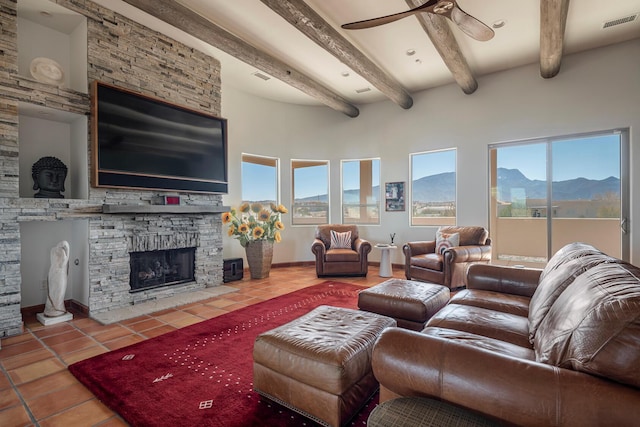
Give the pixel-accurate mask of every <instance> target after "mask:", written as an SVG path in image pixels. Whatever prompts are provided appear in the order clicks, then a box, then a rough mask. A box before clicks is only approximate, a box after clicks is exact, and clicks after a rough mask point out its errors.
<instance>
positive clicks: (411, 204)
mask: <svg viewBox="0 0 640 427" xmlns="http://www.w3.org/2000/svg"><path fill="white" fill-rule="evenodd" d="M445 152H453V155H454V159H453V173H454V184H453V186H454V200H453V203H454V211H455V214H454V215H453V216H437V217H433V218H434V220H432V221H429V220H423V221H422V223H419V222H416V221H415V218H420V217H416V216H414V211H415V208H414V202H415V200H414V181H415V180H416V179H415V178H414V156H425V155H429V154H442V153H445ZM433 175H436V174H433ZM427 176H432V175H424V176H423V177H421V178H424V177H427ZM421 178H418V179H421ZM408 204H409V208H410V212H409V215H408V216H409V226H410V227H440V226H452V225H457V224H458V148H457V147H450V148H442V149H437V150H427V151H419V152H416V153H409V200H408ZM436 218H449V220H445V221H436V220H435V219H436Z"/></svg>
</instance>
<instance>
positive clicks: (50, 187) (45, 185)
mask: <svg viewBox="0 0 640 427" xmlns="http://www.w3.org/2000/svg"><path fill="white" fill-rule="evenodd" d="M31 176H32V177H33V189H34V190H39V191H38V192H37V193H36V194H34V196H33V197H37V198H51V199H64V196H63V195H62V194H61V192H63V191H64V180H65V179H66V178H67V166H66V165H65V164H64V163H62V161H61V160H60V159H58V158H56V157H52V156H47V157H42V158H41V159H40V160H38V161H37V162H35V163H34V164H33V166H32V167H31Z"/></svg>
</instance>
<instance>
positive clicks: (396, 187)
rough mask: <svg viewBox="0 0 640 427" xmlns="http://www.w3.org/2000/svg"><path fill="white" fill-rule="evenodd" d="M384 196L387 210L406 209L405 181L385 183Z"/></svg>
mask: <svg viewBox="0 0 640 427" xmlns="http://www.w3.org/2000/svg"><path fill="white" fill-rule="evenodd" d="M384 198H385V208H386V210H387V211H404V182H387V183H385V184H384Z"/></svg>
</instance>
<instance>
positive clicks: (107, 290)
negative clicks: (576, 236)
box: [89, 215, 222, 313]
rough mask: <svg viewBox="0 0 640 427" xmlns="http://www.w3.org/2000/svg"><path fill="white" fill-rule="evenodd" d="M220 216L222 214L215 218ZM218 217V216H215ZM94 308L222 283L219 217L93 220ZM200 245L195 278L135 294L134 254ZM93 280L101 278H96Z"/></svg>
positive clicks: (92, 305)
mask: <svg viewBox="0 0 640 427" xmlns="http://www.w3.org/2000/svg"><path fill="white" fill-rule="evenodd" d="M216 217H217V218H216ZM214 218H216V219H214ZM91 223H95V224H91V230H95V231H97V234H98V238H97V241H96V243H95V244H93V245H92V246H91V256H90V257H91V259H92V263H91V264H92V265H91V274H90V276H91V277H92V279H91V282H92V283H91V289H90V298H89V304H90V306H89V310H90V312H92V313H100V312H104V311H108V310H110V309H113V308H119V307H123V306H127V305H131V304H138V303H141V302H144V301H148V300H153V299H159V298H165V297H169V296H172V295H175V294H176V293H181V292H188V291H192V290H196V289H202V288H204V287H207V286H211V285H212V284H219V283H221V282H222V276H221V274H222V262H221V260H220V259H219V258H220V257H219V252H220V248H219V245H220V243H219V241H220V240H221V235H220V232H221V230H220V216H219V215H217V216H210V215H207V216H202V215H201V216H192V215H180V216H175V217H166V216H164V215H108V216H103V217H101V218H100V219H99V220H92V221H91ZM185 247H195V248H196V259H195V272H194V273H195V278H196V281H195V282H191V283H185V284H181V285H172V286H168V287H161V288H155V289H148V290H144V291H140V292H135V293H130V292H129V290H130V287H129V273H130V266H129V252H139V251H153V250H162V249H178V248H185ZM94 278H100V280H95V281H94Z"/></svg>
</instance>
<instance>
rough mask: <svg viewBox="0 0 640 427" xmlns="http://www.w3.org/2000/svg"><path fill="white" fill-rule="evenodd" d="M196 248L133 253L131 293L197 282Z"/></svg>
mask: <svg viewBox="0 0 640 427" xmlns="http://www.w3.org/2000/svg"><path fill="white" fill-rule="evenodd" d="M195 252H196V248H179V249H166V250H158V251H145V252H131V253H130V254H129V256H130V265H131V276H130V279H129V285H130V287H131V290H130V292H140V291H143V290H146V289H151V288H158V287H161V286H169V285H177V284H181V283H187V282H193V281H194V280H195V277H194V270H195Z"/></svg>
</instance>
